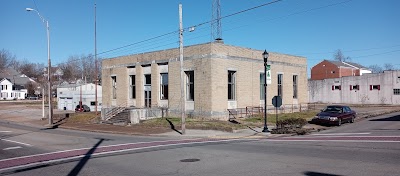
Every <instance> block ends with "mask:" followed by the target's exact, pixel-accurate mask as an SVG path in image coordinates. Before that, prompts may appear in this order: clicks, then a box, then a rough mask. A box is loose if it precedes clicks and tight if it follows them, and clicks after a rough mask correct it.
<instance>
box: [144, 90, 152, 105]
mask: <svg viewBox="0 0 400 176" xmlns="http://www.w3.org/2000/svg"><path fill="white" fill-rule="evenodd" d="M144 107H146V108H150V107H151V91H148V90H145V91H144Z"/></svg>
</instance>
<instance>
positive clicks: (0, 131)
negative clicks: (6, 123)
mask: <svg viewBox="0 0 400 176" xmlns="http://www.w3.org/2000/svg"><path fill="white" fill-rule="evenodd" d="M11 132H12V131H0V133H11Z"/></svg>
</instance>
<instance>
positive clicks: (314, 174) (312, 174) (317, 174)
mask: <svg viewBox="0 0 400 176" xmlns="http://www.w3.org/2000/svg"><path fill="white" fill-rule="evenodd" d="M304 175H306V176H340V175H336V174H327V173H321V172H312V171H306V172H304Z"/></svg>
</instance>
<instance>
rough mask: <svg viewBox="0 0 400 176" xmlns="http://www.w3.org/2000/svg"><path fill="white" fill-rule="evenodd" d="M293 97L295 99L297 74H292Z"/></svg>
mask: <svg viewBox="0 0 400 176" xmlns="http://www.w3.org/2000/svg"><path fill="white" fill-rule="evenodd" d="M293 98H294V99H297V75H293Z"/></svg>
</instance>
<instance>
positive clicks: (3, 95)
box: [0, 78, 28, 100]
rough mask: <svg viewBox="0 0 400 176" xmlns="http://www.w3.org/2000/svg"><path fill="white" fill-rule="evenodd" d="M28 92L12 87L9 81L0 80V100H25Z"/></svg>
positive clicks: (18, 87) (22, 88) (19, 87)
mask: <svg viewBox="0 0 400 176" xmlns="http://www.w3.org/2000/svg"><path fill="white" fill-rule="evenodd" d="M27 92H28V90H27V89H25V88H24V87H22V86H18V85H14V84H13V83H12V82H11V80H9V79H6V78H3V79H2V80H0V100H25V98H26V95H27Z"/></svg>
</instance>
